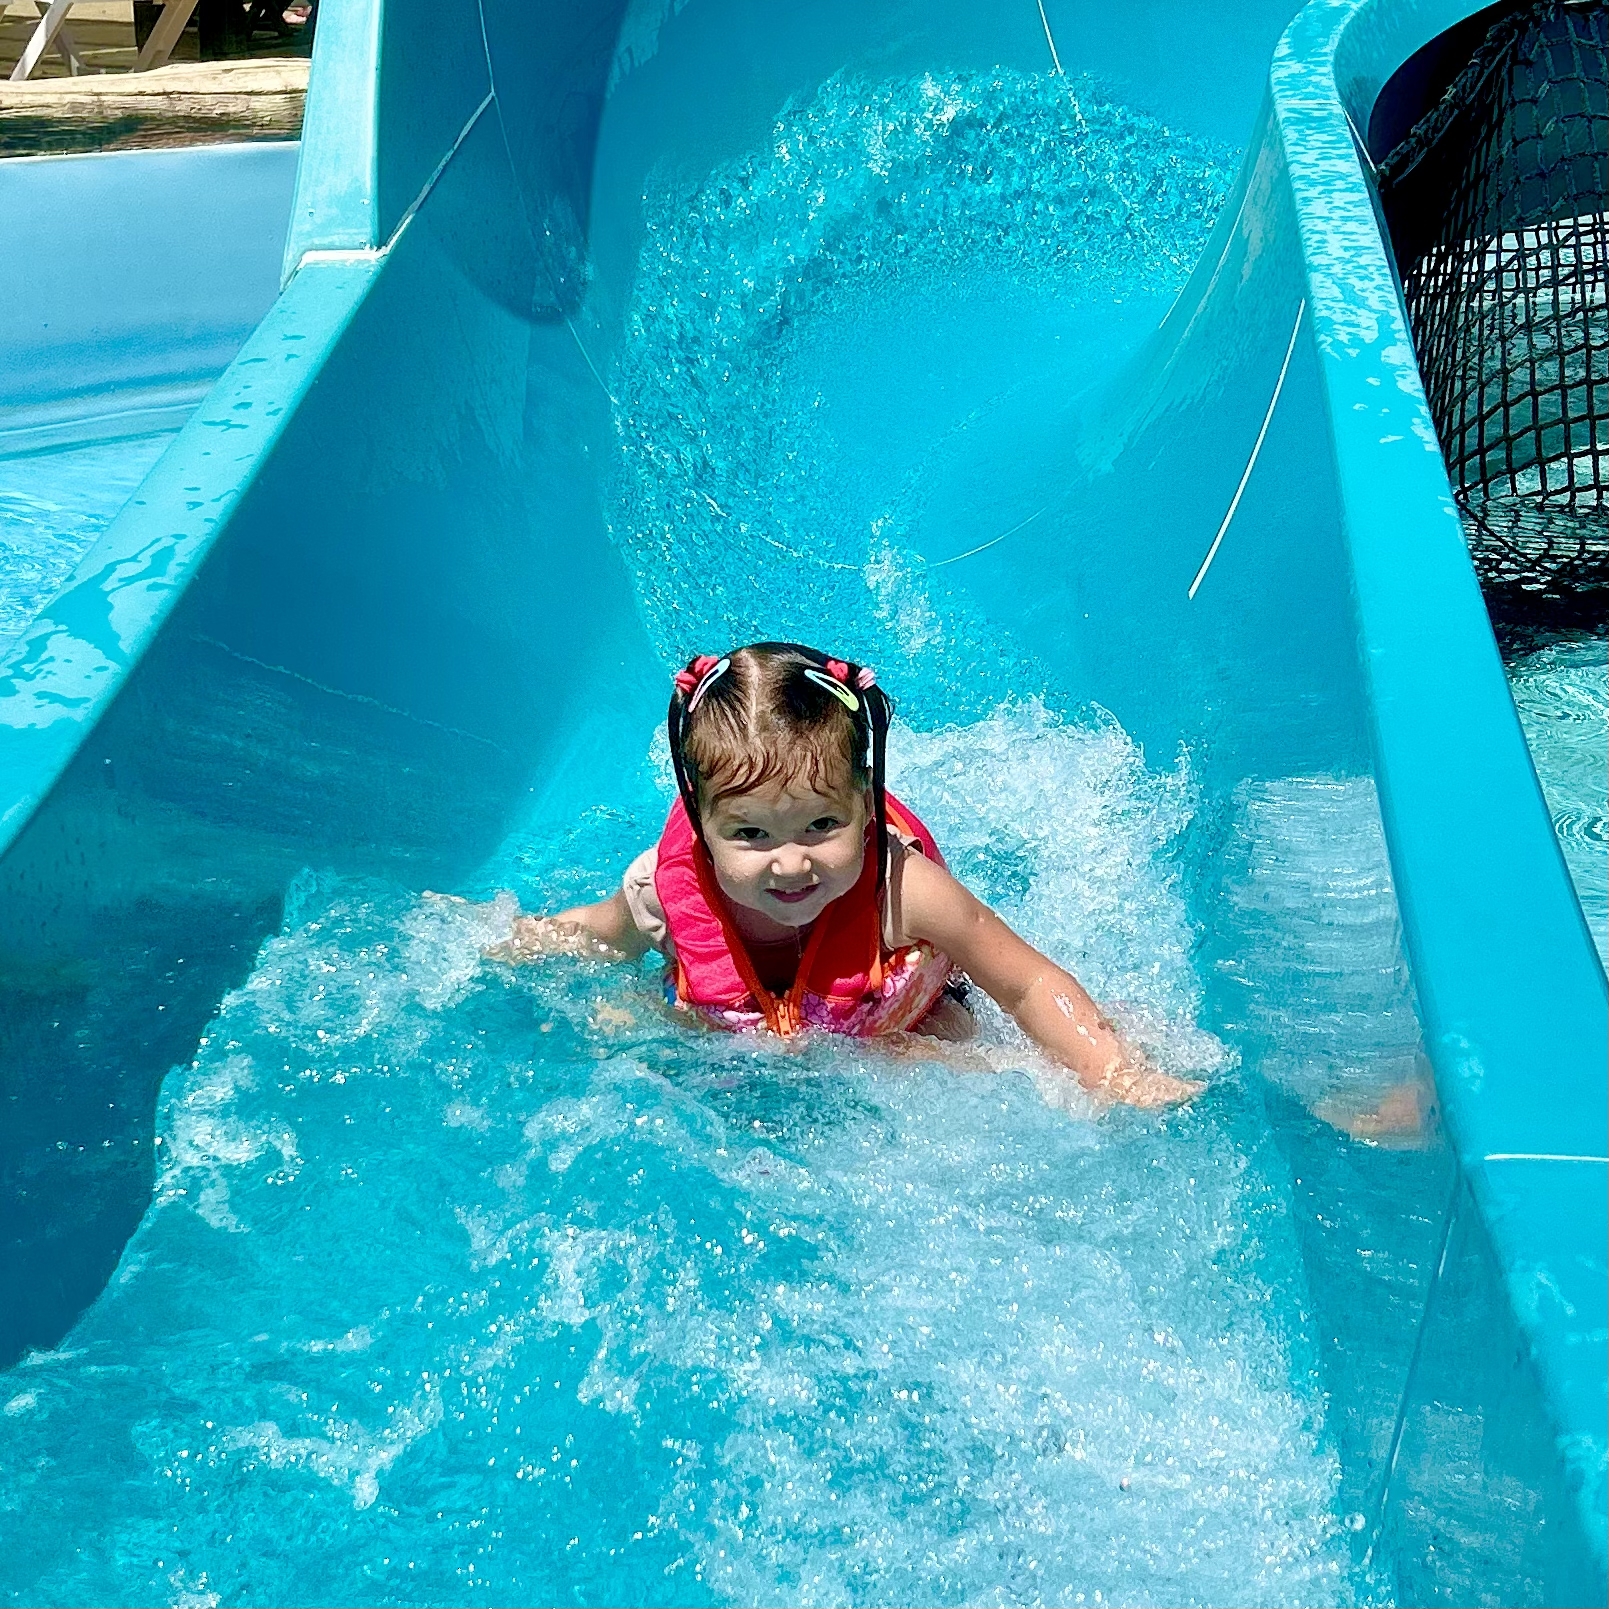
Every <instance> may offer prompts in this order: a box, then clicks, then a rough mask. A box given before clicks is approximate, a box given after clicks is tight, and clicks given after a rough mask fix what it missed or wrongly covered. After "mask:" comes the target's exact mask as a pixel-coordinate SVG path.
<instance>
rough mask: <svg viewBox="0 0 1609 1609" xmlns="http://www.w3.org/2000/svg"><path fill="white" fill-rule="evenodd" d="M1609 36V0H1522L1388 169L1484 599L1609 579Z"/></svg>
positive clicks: (1519, 600)
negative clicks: (1608, 292)
mask: <svg viewBox="0 0 1609 1609" xmlns="http://www.w3.org/2000/svg"><path fill="white" fill-rule="evenodd" d="M1606 44H1609V0H1542V3H1540V4H1530V5H1524V6H1521V7H1519V8H1517V9H1515V10H1513V11H1511V12H1509V13H1508V14H1507V15H1505V16H1503V17H1502V18H1501V19H1499V20H1498V21H1497V22H1495V23H1494V24H1493V25H1492V26H1491V27H1490V28H1489V29H1488V31H1487V33H1486V35H1485V37H1484V39H1482V40H1481V42H1480V43H1479V45H1478V46H1477V47H1476V49H1475V51H1474V53H1473V55H1472V56H1471V57H1470V59H1469V61H1468V63H1467V65H1466V66H1465V67H1464V68H1463V70H1462V71H1461V72H1459V73H1458V74H1457V76H1456V77H1455V78H1454V79H1453V80H1452V82H1451V83H1450V84H1449V85H1448V87H1447V89H1446V91H1445V92H1444V93H1443V94H1442V96H1441V98H1440V99H1439V100H1438V101H1437V102H1436V104H1435V105H1434V106H1432V107H1431V108H1430V109H1429V110H1428V111H1427V112H1426V113H1425V114H1424V115H1423V116H1422V117H1421V118H1420V119H1419V120H1418V122H1416V123H1415V124H1414V126H1413V127H1412V128H1411V129H1410V130H1409V132H1408V134H1407V136H1406V137H1405V138H1404V139H1403V140H1402V142H1401V143H1400V144H1399V145H1397V146H1396V147H1395V148H1394V149H1393V150H1392V151H1391V152H1390V153H1389V154H1388V155H1386V156H1385V158H1384V159H1383V160H1382V161H1381V162H1380V164H1379V166H1378V168H1377V169H1376V172H1375V177H1376V181H1377V183H1378V185H1379V190H1380V197H1381V203H1382V207H1383V209H1384V211H1385V215H1386V219H1387V223H1388V225H1389V228H1390V232H1391V237H1392V244H1393V247H1394V248H1395V251H1396V256H1397V267H1398V272H1399V274H1400V276H1401V280H1402V291H1403V299H1404V302H1405V303H1406V306H1407V311H1408V320H1409V325H1410V327H1411V329H1412V331H1413V337H1414V345H1415V347H1416V349H1417V352H1418V357H1419V369H1420V374H1421V377H1422V379H1423V381H1424V387H1425V395H1426V397H1427V399H1428V401H1429V403H1430V411H1431V414H1432V416H1433V418H1434V419H1435V422H1436V429H1437V433H1438V435H1439V436H1440V439H1441V445H1442V451H1443V454H1444V456H1445V458H1446V461H1447V470H1448V475H1449V477H1450V479H1451V481H1452V485H1453V490H1454V494H1455V496H1456V498H1457V501H1458V505H1459V509H1460V512H1461V514H1462V516H1463V520H1464V528H1465V533H1466V535H1467V536H1468V538H1469V543H1470V548H1471V552H1472V554H1473V557H1474V560H1475V564H1476V568H1477V570H1478V571H1479V573H1480V577H1481V581H1482V584H1483V586H1484V588H1485V590H1486V592H1487V596H1488V601H1489V602H1492V603H1493V604H1494V605H1497V604H1501V605H1502V606H1503V609H1504V611H1505V612H1506V613H1509V614H1514V613H1516V612H1517V613H1519V614H1523V615H1527V616H1531V617H1533V618H1540V617H1551V618H1552V619H1553V620H1554V621H1555V622H1556V623H1559V624H1570V623H1597V621H1599V620H1600V619H1601V618H1602V616H1603V613H1604V607H1605V602H1606V598H1609V592H1606V589H1609V500H1606V482H1609V297H1606V285H1609V51H1606ZM1494 612H1495V609H1494Z"/></svg>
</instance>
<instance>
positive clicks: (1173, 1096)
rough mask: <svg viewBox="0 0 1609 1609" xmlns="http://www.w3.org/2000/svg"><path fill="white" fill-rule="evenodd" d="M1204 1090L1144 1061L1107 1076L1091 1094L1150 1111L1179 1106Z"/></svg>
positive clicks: (1195, 1081)
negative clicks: (1157, 1108)
mask: <svg viewBox="0 0 1609 1609" xmlns="http://www.w3.org/2000/svg"><path fill="white" fill-rule="evenodd" d="M1206 1087H1207V1086H1206V1085H1205V1084H1204V1083H1203V1082H1202V1081H1201V1080H1200V1079H1199V1078H1176V1077H1175V1076H1174V1075H1173V1074H1172V1073H1164V1072H1163V1071H1162V1070H1161V1069H1160V1068H1157V1067H1153V1066H1151V1064H1150V1063H1149V1062H1147V1061H1143V1060H1139V1059H1136V1060H1135V1061H1133V1062H1131V1063H1129V1064H1128V1065H1127V1066H1124V1067H1120V1068H1119V1069H1118V1070H1117V1071H1116V1072H1115V1073H1108V1074H1107V1076H1106V1079H1105V1081H1104V1082H1103V1083H1101V1084H1098V1085H1096V1086H1094V1091H1095V1093H1096V1094H1098V1095H1104V1096H1105V1097H1106V1098H1107V1099H1108V1100H1111V1101H1119V1102H1121V1103H1122V1104H1123V1105H1124V1106H1138V1107H1140V1108H1142V1109H1143V1110H1145V1111H1151V1110H1153V1109H1155V1108H1156V1107H1159V1106H1181V1105H1183V1103H1184V1102H1185V1101H1188V1100H1193V1099H1194V1098H1195V1097H1196V1096H1197V1095H1199V1094H1200V1093H1201V1092H1202V1090H1204V1089H1205V1088H1206Z"/></svg>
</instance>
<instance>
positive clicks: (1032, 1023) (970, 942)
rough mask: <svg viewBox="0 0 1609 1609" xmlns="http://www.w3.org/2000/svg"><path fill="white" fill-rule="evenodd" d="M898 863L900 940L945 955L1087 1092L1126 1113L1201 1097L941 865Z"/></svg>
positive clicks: (914, 859) (914, 858)
mask: <svg viewBox="0 0 1609 1609" xmlns="http://www.w3.org/2000/svg"><path fill="white" fill-rule="evenodd" d="M895 864H896V870H895V874H894V876H893V877H892V878H891V879H890V882H891V883H892V885H893V888H892V892H893V896H894V917H895V927H896V930H899V931H901V933H902V937H903V939H904V940H905V941H913V940H925V941H926V942H927V943H929V944H931V945H933V946H934V948H935V949H939V950H943V951H944V953H945V954H946V955H948V956H949V957H950V958H951V959H952V960H953V961H954V962H955V964H956V965H957V966H958V967H960V968H961V970H962V971H963V972H965V973H966V974H967V976H968V977H969V978H971V979H972V981H973V982H974V983H975V984H977V986H978V987H979V988H980V989H982V990H983V991H984V992H985V993H986V994H988V995H989V996H990V997H991V998H992V999H994V1000H995V1001H997V1002H998V1003H999V1005H1000V1006H1002V1007H1003V1008H1004V1009H1005V1010H1006V1011H1008V1012H1010V1013H1011V1015H1012V1016H1013V1017H1014V1018H1015V1019H1016V1020H1017V1023H1018V1024H1019V1026H1020V1027H1021V1028H1022V1031H1023V1032H1024V1033H1025V1034H1027V1035H1028V1037H1029V1038H1030V1039H1032V1040H1033V1042H1034V1043H1035V1044H1036V1045H1038V1046H1039V1047H1040V1048H1041V1049H1042V1050H1044V1051H1046V1052H1048V1053H1049V1054H1050V1055H1051V1056H1054V1057H1055V1058H1056V1060H1057V1061H1059V1062H1061V1063H1062V1064H1063V1066H1066V1067H1070V1068H1071V1069H1072V1070H1073V1072H1074V1073H1076V1074H1077V1076H1078V1081H1079V1083H1080V1084H1082V1085H1083V1086H1084V1088H1085V1089H1087V1090H1089V1091H1091V1092H1092V1093H1093V1094H1096V1095H1102V1096H1105V1097H1106V1098H1107V1099H1108V1100H1114V1101H1125V1102H1127V1103H1128V1104H1129V1105H1131V1106H1167V1105H1170V1104H1172V1103H1173V1102H1176V1101H1187V1100H1189V1099H1190V1097H1191V1096H1192V1095H1195V1094H1196V1093H1197V1092H1198V1091H1200V1090H1201V1089H1202V1087H1203V1086H1202V1085H1201V1084H1199V1083H1197V1082H1195V1081H1193V1080H1190V1079H1184V1078H1175V1077H1173V1076H1172V1075H1171V1074H1169V1073H1164V1072H1160V1071H1158V1070H1157V1069H1156V1068H1154V1067H1152V1066H1151V1065H1150V1063H1149V1062H1147V1061H1146V1059H1145V1057H1144V1056H1143V1055H1141V1054H1140V1053H1139V1052H1138V1051H1137V1050H1134V1049H1132V1048H1131V1047H1130V1046H1128V1045H1126V1044H1125V1043H1124V1042H1123V1040H1122V1039H1121V1038H1119V1037H1118V1035H1117V1033H1116V1032H1115V1031H1114V1030H1113V1028H1112V1025H1111V1024H1110V1023H1109V1022H1107V1020H1106V1019H1105V1018H1104V1017H1103V1016H1102V1015H1101V1014H1100V1011H1099V1009H1098V1008H1097V1007H1096V1004H1095V1002H1094V1001H1093V1000H1091V999H1090V997H1089V996H1088V995H1087V994H1086V993H1085V992H1084V990H1083V987H1082V986H1081V985H1080V984H1079V981H1078V979H1077V978H1075V977H1074V976H1073V975H1072V974H1071V973H1070V972H1064V971H1063V970H1062V969H1061V968H1060V967H1059V966H1057V965H1056V963H1055V962H1054V961H1052V960H1050V959H1049V958H1048V957H1046V956H1043V955H1041V954H1040V953H1039V951H1038V950H1036V949H1035V948H1034V947H1033V946H1032V945H1031V944H1029V943H1028V942H1027V941H1026V940H1025V939H1022V938H1019V937H1018V936H1017V935H1016V934H1015V933H1013V932H1012V931H1011V929H1010V928H1009V927H1007V926H1006V924H1005V923H1004V922H1003V921H1001V920H1000V918H999V917H998V916H996V915H995V913H994V912H993V911H992V910H990V909H989V907H988V906H987V905H985V904H984V903H983V901H982V900H980V899H978V898H977V897H976V896H975V895H973V894H972V893H971V892H970V891H969V890H967V889H966V888H964V887H962V885H961V884H960V883H958V882H957V881H956V880H955V879H954V878H953V877H952V876H951V875H950V874H949V873H948V872H947V871H945V869H944V868H943V867H942V866H940V865H938V864H937V863H936V862H934V861H931V860H927V859H926V858H924V857H923V856H921V855H918V854H908V855H905V856H904V857H903V858H902V859H901V860H897V861H896V863H895Z"/></svg>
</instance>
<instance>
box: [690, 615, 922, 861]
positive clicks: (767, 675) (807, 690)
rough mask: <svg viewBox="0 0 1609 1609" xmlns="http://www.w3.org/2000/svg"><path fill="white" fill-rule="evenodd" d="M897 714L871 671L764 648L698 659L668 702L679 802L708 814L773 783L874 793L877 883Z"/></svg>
mask: <svg viewBox="0 0 1609 1609" xmlns="http://www.w3.org/2000/svg"><path fill="white" fill-rule="evenodd" d="M892 712H893V705H892V703H891V702H890V700H889V698H888V696H887V694H885V693H884V692H883V690H882V689H881V688H880V687H878V686H877V685H876V682H875V679H874V677H873V675H872V672H871V671H870V669H868V668H867V667H865V666H862V665H857V664H854V663H853V662H851V661H848V660H835V659H831V658H829V657H828V656H827V655H826V654H823V653H820V652H818V651H817V650H816V649H814V648H807V647H805V646H804V645H803V644H801V643H788V642H760V643H750V644H749V646H748V647H746V648H735V649H733V650H732V652H731V653H730V654H728V655H726V656H724V657H723V658H721V659H716V658H714V657H712V656H711V655H708V654H701V655H698V656H697V657H695V658H694V659H692V660H691V661H689V663H688V665H687V667H686V669H685V670H683V671H681V672H680V673H679V674H678V675H677V677H676V691H675V692H674V693H673V694H672V695H671V701H670V712H669V738H670V754H671V762H672V764H673V765H674V766H675V768H676V784H677V787H678V788H679V789H680V791H681V796H682V803H683V805H684V806H685V807H686V809H687V814H688V816H689V817H690V818H691V820H692V822H693V825H694V827H695V828H697V829H699V830H700V831H702V816H703V812H704V810H706V809H708V808H709V807H710V806H712V805H714V804H716V803H717V802H719V801H720V800H722V799H730V798H733V797H735V796H737V795H739V794H745V793H752V792H753V791H754V790H755V789H756V788H761V787H764V786H766V784H768V783H773V782H775V783H781V784H783V785H784V786H786V785H787V784H790V783H804V784H806V785H808V786H809V787H811V788H813V789H814V790H815V791H816V792H817V793H822V794H826V795H829V796H835V795H839V794H843V793H846V792H848V791H850V790H852V789H854V788H864V787H870V788H871V790H872V801H873V809H874V814H875V817H876V822H877V846H878V861H877V865H878V880H879V882H881V880H882V877H883V874H884V868H885V866H886V863H887V841H888V812H887V807H886V803H885V796H884V787H883V771H884V751H885V748H886V740H887V735H888V721H889V716H890V715H891V714H892Z"/></svg>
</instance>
